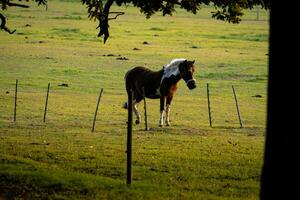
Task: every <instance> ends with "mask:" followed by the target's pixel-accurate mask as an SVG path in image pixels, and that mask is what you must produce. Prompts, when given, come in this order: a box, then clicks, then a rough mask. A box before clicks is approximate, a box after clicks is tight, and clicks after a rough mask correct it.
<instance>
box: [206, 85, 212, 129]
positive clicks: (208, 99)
mask: <svg viewBox="0 0 300 200" xmlns="http://www.w3.org/2000/svg"><path fill="white" fill-rule="evenodd" d="M206 91H207V106H208V118H209V126H210V127H211V126H212V122H211V110H210V98H209V84H208V83H207V84H206Z"/></svg>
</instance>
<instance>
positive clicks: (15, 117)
mask: <svg viewBox="0 0 300 200" xmlns="http://www.w3.org/2000/svg"><path fill="white" fill-rule="evenodd" d="M17 100H18V79H16V87H15V107H14V122H15V121H17Z"/></svg>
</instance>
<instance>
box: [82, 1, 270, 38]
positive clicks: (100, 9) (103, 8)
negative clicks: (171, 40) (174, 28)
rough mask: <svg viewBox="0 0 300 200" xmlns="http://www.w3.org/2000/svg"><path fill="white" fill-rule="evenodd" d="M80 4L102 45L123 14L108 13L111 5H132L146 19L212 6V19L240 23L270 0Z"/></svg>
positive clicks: (91, 2)
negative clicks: (113, 22) (114, 21)
mask: <svg viewBox="0 0 300 200" xmlns="http://www.w3.org/2000/svg"><path fill="white" fill-rule="evenodd" d="M82 3H83V4H85V5H87V8H88V13H89V17H90V18H91V19H96V20H98V21H99V25H98V27H97V28H100V30H99V34H98V36H99V37H101V36H102V35H104V43H105V42H106V40H107V38H108V37H109V31H108V29H109V23H108V21H109V20H111V19H116V18H117V17H118V16H119V15H122V14H124V13H123V12H110V7H111V6H112V5H113V3H116V4H117V5H118V6H122V5H126V4H132V5H133V6H135V7H137V8H139V9H140V11H141V12H142V13H144V14H145V15H146V17H147V18H150V17H151V16H152V15H153V14H154V13H156V12H162V14H163V15H172V13H173V12H174V11H175V6H176V7H178V8H181V9H185V10H186V11H188V12H192V13H194V14H196V13H197V11H198V10H199V9H200V8H201V6H202V5H213V6H214V7H215V9H216V11H215V12H213V13H212V17H213V18H216V19H219V20H224V21H228V22H231V23H239V22H240V21H241V18H240V17H241V16H242V15H243V12H242V11H243V9H252V8H254V6H261V7H262V8H264V9H269V8H270V0H151V1H149V0H107V1H102V0H82ZM111 14H115V17H113V18H112V17H110V15H111Z"/></svg>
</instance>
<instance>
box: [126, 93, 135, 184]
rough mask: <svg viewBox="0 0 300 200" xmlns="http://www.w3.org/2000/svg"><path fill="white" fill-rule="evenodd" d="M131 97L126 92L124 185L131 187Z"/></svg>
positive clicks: (131, 94)
mask: <svg viewBox="0 0 300 200" xmlns="http://www.w3.org/2000/svg"><path fill="white" fill-rule="evenodd" d="M132 97H133V91H132V90H130V91H129V92H128V121H127V151H126V153H127V179H126V184H127V185H131V179H132V174H131V163H132Z"/></svg>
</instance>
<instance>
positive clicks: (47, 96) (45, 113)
mask: <svg viewBox="0 0 300 200" xmlns="http://www.w3.org/2000/svg"><path fill="white" fill-rule="evenodd" d="M49 91H50V83H48V89H47V95H46V102H45V110H44V119H43V122H46V115H47V108H48V98H49Z"/></svg>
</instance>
